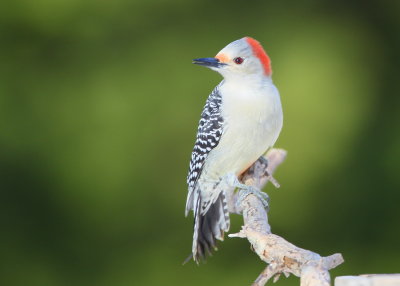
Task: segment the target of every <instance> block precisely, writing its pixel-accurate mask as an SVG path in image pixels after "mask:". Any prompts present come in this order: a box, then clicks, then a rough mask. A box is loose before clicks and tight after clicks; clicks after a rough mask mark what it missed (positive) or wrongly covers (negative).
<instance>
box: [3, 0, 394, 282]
mask: <svg viewBox="0 0 400 286" xmlns="http://www.w3.org/2000/svg"><path fill="white" fill-rule="evenodd" d="M399 3H400V2H398V1H389V0H384V1H361V0H355V1H343V0H338V1H327V0H325V1H321V0H320V1H316V0H304V1H251V2H249V1H247V2H246V1H241V2H232V1H218V2H215V1H210V0H207V1H182V0H171V1H154V0H153V1H128V0H116V1H90V0H89V1H77V0H68V1H67V0H56V1H50V0H37V1H30V0H19V1H2V2H1V3H0V63H1V64H0V130H1V132H0V173H1V179H0V196H1V197H0V209H1V216H0V217H1V219H0V221H1V226H2V233H1V236H0V253H1V256H0V261H1V264H2V265H1V267H0V284H1V285H9V286H11V285H30V286H33V285H40V286H43V285H52V286H58V285H60V286H63V285H85V286H87V285H96V286H101V285H118V286H119V285H120V286H123V285H160V284H163V285H248V284H249V282H250V281H252V279H254V278H255V277H256V276H257V275H258V274H259V272H260V271H261V270H262V269H263V267H264V265H263V263H262V262H260V261H259V259H258V258H257V257H256V256H255V254H254V253H252V252H251V251H250V250H249V246H248V243H247V242H246V241H245V240H240V239H226V241H225V242H223V243H220V247H219V248H220V250H219V251H218V252H217V253H216V254H215V255H214V256H213V257H211V258H210V259H209V260H208V262H207V264H205V265H201V266H200V267H198V266H196V265H195V264H194V263H189V264H188V265H185V266H182V265H181V263H182V261H183V260H184V258H186V256H187V255H188V254H189V252H190V248H191V236H192V221H191V218H184V215H183V210H184V204H185V200H186V192H187V187H186V183H185V180H186V172H187V168H188V161H189V157H190V152H191V149H192V146H193V142H194V136H195V132H196V128H197V122H198V119H199V115H200V112H201V109H202V107H203V105H204V102H205V99H206V97H207V95H208V94H209V92H210V91H211V90H212V89H213V87H214V86H215V85H216V84H217V83H218V81H219V80H220V79H221V78H220V76H219V75H218V74H216V73H213V72H211V71H210V70H207V69H204V68H201V67H198V66H194V65H192V64H191V59H192V58H196V57H206V56H213V55H215V54H216V53H217V52H218V51H219V50H220V49H222V48H223V47H224V46H225V45H226V44H228V43H229V42H231V41H233V40H236V39H238V38H241V37H243V36H246V35H249V36H253V37H255V38H256V39H258V40H259V41H260V42H261V43H262V44H263V45H264V47H265V48H266V50H267V51H268V53H269V55H270V56H271V58H272V61H273V69H274V81H275V83H276V85H277V86H278V88H279V90H280V92H281V97H282V102H283V107H284V113H285V122H284V129H283V132H282V134H281V137H280V139H279V141H278V143H277V146H278V147H282V148H285V149H287V150H288V151H289V156H288V159H287V161H286V162H285V163H284V164H283V165H282V167H281V168H280V169H279V170H278V172H277V174H276V177H277V179H278V180H279V181H280V183H281V185H282V188H281V189H280V190H279V191H276V190H274V189H273V188H272V187H270V186H269V187H267V189H266V190H267V192H268V193H269V195H270V196H271V210H270V222H271V225H272V228H273V231H274V232H275V233H277V234H280V235H282V236H283V237H285V238H287V239H288V240H289V241H291V242H293V243H295V244H297V245H299V246H301V247H304V248H308V249H312V250H314V251H317V252H320V253H321V254H323V255H328V254H332V253H334V252H342V253H343V255H344V257H345V260H346V262H345V264H343V265H342V266H340V267H338V268H337V269H335V270H334V271H332V275H333V276H337V275H345V274H358V273H390V272H399V271H400V262H399V258H398V257H399V255H400V247H399V241H400V227H399V220H400V211H399V206H398V205H399V200H400V193H399V191H400V183H399V179H398V178H397V176H398V174H399V171H400V167H399V164H400V160H399V159H400V151H399V150H400V148H399V146H400V133H399V127H398V124H399V123H400V120H399V119H400V118H399V117H400V115H399V114H400V112H399V107H400V105H399V88H398V82H397V80H398V78H399V64H400V61H399V60H400V56H399V50H400V43H399V35H400V29H399V28H400V27H399V24H400V20H399V19H400V9H399V8H400V5H399ZM233 221H234V222H233V226H232V228H231V230H232V231H237V230H238V229H239V227H240V224H241V219H240V217H239V216H233ZM277 285H298V280H297V279H295V278H289V279H282V280H281V281H279V282H278V284H277Z"/></svg>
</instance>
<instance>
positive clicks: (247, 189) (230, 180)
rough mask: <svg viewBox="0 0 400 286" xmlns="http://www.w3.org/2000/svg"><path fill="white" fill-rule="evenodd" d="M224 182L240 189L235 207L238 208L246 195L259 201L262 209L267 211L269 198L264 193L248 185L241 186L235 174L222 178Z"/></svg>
mask: <svg viewBox="0 0 400 286" xmlns="http://www.w3.org/2000/svg"><path fill="white" fill-rule="evenodd" d="M224 181H225V182H226V183H227V184H228V185H230V186H232V187H235V188H238V189H240V191H239V195H238V198H237V201H236V207H238V206H240V203H241V202H242V200H243V199H244V198H245V197H246V196H247V195H249V194H253V195H255V196H256V197H257V198H259V199H260V201H261V202H262V204H263V205H264V208H265V209H266V210H267V211H268V209H269V196H268V195H267V194H266V193H264V192H262V191H261V190H259V189H258V188H255V187H253V186H248V185H245V184H242V183H241V182H240V181H239V179H238V178H237V176H235V174H227V175H226V176H225V178H224Z"/></svg>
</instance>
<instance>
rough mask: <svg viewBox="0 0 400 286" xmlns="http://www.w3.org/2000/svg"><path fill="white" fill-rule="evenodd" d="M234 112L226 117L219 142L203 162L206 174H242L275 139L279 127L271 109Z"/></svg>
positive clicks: (216, 175)
mask: <svg viewBox="0 0 400 286" xmlns="http://www.w3.org/2000/svg"><path fill="white" fill-rule="evenodd" d="M258 114H262V115H257V113H254V116H246V117H242V116H237V117H235V118H231V119H230V120H229V125H227V126H225V130H224V133H223V136H222V138H221V141H220V142H219V144H218V146H217V147H216V148H215V149H213V150H212V151H211V152H210V154H209V156H208V158H207V163H206V165H205V171H206V173H207V177H213V178H215V179H217V178H218V177H221V176H224V175H226V174H228V173H234V174H236V175H239V174H241V173H242V172H243V171H244V170H246V169H247V168H248V167H250V166H251V165H252V164H253V163H254V162H255V161H256V160H257V159H258V158H259V157H260V156H261V155H262V154H263V153H264V152H265V151H266V150H267V149H268V148H270V147H272V146H273V144H274V143H275V141H276V139H277V137H278V135H279V132H280V129H281V122H280V119H279V116H277V115H276V114H274V113H271V112H260V113H258Z"/></svg>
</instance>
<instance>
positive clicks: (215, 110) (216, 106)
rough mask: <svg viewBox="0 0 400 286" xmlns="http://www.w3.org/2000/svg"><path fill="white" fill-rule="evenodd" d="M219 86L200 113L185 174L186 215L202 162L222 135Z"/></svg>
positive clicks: (190, 205)
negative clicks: (187, 187) (194, 140)
mask: <svg viewBox="0 0 400 286" xmlns="http://www.w3.org/2000/svg"><path fill="white" fill-rule="evenodd" d="M219 86H220V85H218V86H217V87H216V88H215V89H214V90H213V91H212V93H211V94H210V96H209V97H208V99H207V102H206V104H205V106H204V109H203V112H202V113H201V118H200V122H199V127H198V130H197V137H196V142H195V145H194V148H193V152H192V157H191V160H190V166H189V174H188V176H187V183H188V185H189V193H188V197H187V201H186V212H185V213H186V215H187V214H188V212H189V211H190V210H191V209H193V207H194V206H193V203H194V190H195V189H196V183H197V181H198V179H199V178H200V175H201V172H202V170H203V166H204V162H205V160H206V158H207V156H208V154H209V153H210V151H211V150H212V149H214V148H215V147H216V146H217V145H218V143H219V140H220V138H221V135H222V124H223V119H222V116H221V110H220V107H221V103H222V99H221V94H220V93H219Z"/></svg>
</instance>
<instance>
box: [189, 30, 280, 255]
mask: <svg viewBox="0 0 400 286" xmlns="http://www.w3.org/2000/svg"><path fill="white" fill-rule="evenodd" d="M193 63H195V64H198V65H202V66H205V67H208V68H210V69H212V70H214V71H217V72H219V73H220V74H221V75H222V76H223V77H224V79H223V80H222V81H221V83H220V84H218V86H217V87H216V88H215V89H214V90H213V91H212V93H211V94H210V96H209V97H208V99H207V102H206V104H205V106H204V109H203V112H202V114H201V118H200V122H199V127H198V131H197V137H196V143H195V145H194V149H193V152H192V156H191V161H190V168H189V174H188V177H187V183H188V185H189V193H188V197H187V201H186V215H187V214H188V212H189V211H190V210H193V212H194V233H193V246H192V256H193V259H194V260H195V261H198V260H199V259H200V258H204V257H205V254H206V252H208V253H209V252H210V250H211V249H213V248H215V247H216V239H219V240H222V239H223V234H224V232H225V231H228V230H229V225H230V221H229V212H228V207H227V202H226V198H225V191H226V188H227V187H232V188H234V187H241V188H245V186H244V185H242V184H240V183H239V180H238V176H240V175H241V174H242V173H243V172H244V171H246V170H247V169H248V168H249V167H250V166H251V165H252V164H253V163H254V162H255V161H256V160H257V159H258V158H259V157H260V156H261V155H262V154H264V152H265V151H266V150H267V149H268V148H271V147H272V146H273V145H274V143H275V141H276V140H277V138H278V136H279V133H280V131H281V128H282V121H283V114H282V107H281V101H280V97H279V92H278V90H277V89H276V87H275V85H274V84H273V83H272V79H271V63H270V59H269V57H268V55H267V54H266V53H265V51H264V49H263V48H262V46H261V45H260V43H259V42H257V41H256V40H254V39H253V38H250V37H245V38H242V39H240V40H237V41H234V42H232V43H230V44H229V45H227V46H226V47H225V48H223V49H222V50H221V51H220V52H219V53H218V54H217V55H216V56H215V57H214V58H200V59H195V60H193ZM263 194H265V193H263ZM258 195H260V194H258ZM265 195H266V194H265Z"/></svg>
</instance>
